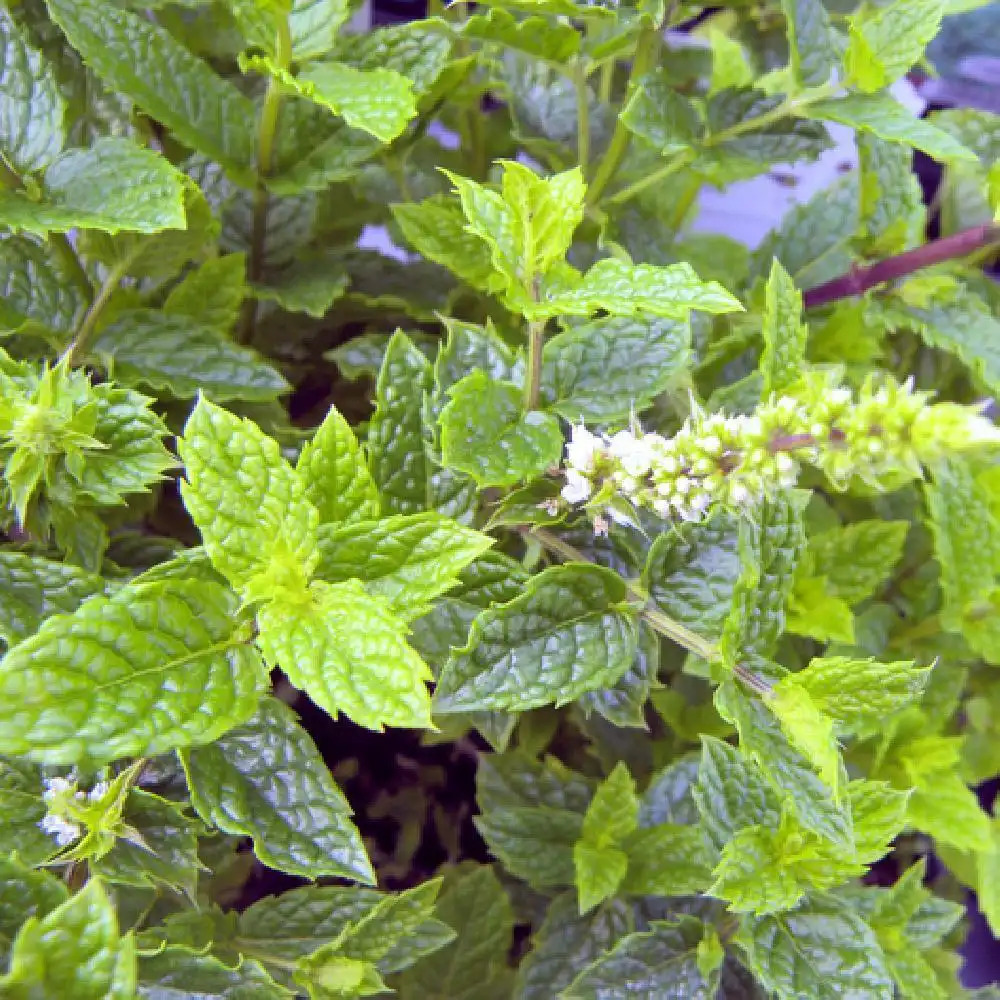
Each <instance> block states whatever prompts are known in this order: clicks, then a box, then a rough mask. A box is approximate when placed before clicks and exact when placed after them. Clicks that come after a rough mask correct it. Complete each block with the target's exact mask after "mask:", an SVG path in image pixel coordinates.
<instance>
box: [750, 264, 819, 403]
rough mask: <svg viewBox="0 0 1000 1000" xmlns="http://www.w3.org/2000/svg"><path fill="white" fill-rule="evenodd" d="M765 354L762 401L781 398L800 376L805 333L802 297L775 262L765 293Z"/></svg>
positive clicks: (761, 368) (803, 355)
mask: <svg viewBox="0 0 1000 1000" xmlns="http://www.w3.org/2000/svg"><path fill="white" fill-rule="evenodd" d="M763 322H764V329H763V335H764V351H763V353H762V355H761V358H760V372H761V374H762V375H763V376H764V391H763V398H765V399H766V398H768V397H769V396H770V394H771V393H772V392H773V393H777V394H778V395H780V394H781V393H782V392H784V390H785V389H787V388H788V387H789V386H791V385H794V384H795V383H796V382H798V380H799V379H800V378H801V377H802V367H803V365H804V363H805V355H806V336H807V333H808V330H807V329H806V325H805V323H803V322H802V296H801V294H800V293H799V291H798V289H797V288H796V287H795V282H793V281H792V278H791V276H790V275H789V273H788V272H787V271H786V270H785V269H784V268H783V267H782V266H781V262H780V261H779V260H777V259H775V260H774V261H772V263H771V275H770V277H769V278H768V279H767V287H766V289H765V291H764V321H763Z"/></svg>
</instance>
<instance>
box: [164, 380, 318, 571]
mask: <svg viewBox="0 0 1000 1000" xmlns="http://www.w3.org/2000/svg"><path fill="white" fill-rule="evenodd" d="M177 450H178V453H179V455H180V457H181V461H183V463H184V471H185V475H186V481H185V482H183V483H182V484H181V494H182V496H183V498H184V505H185V507H187V509H188V513H190V515H191V517H192V519H193V520H194V523H195V524H196V525H197V526H198V528H199V530H200V531H201V533H202V539H203V541H204V544H205V550H206V551H207V552H208V554H209V557H210V558H211V560H212V565H213V566H214V567H215V568H216V569H217V570H218V571H219V572H220V573H222V574H223V575H224V576H225V577H226V578H227V579H228V580H229V581H230V583H232V584H233V585H234V586H235V587H239V588H242V589H246V588H248V587H250V586H251V584H253V583H254V580H255V578H258V579H260V578H264V579H274V580H275V581H276V582H277V581H281V579H282V578H283V577H285V578H288V579H289V580H290V581H296V580H297V581H299V582H301V581H303V580H304V579H306V578H307V577H308V575H309V573H310V572H311V570H312V568H313V566H314V565H315V563H316V558H317V557H316V551H315V549H316V528H317V526H318V524H319V515H318V513H317V512H316V508H315V507H313V505H312V504H311V503H310V502H309V501H308V499H307V498H306V495H305V487H304V486H303V484H302V483H301V482H300V480H299V479H298V478H297V477H296V474H295V473H294V472H293V470H292V469H291V467H290V466H289V465H288V463H287V462H286V461H285V460H284V458H283V457H282V455H281V450H280V448H279V447H278V444H277V442H275V441H273V440H272V439H271V438H269V437H268V436H267V435H266V434H264V432H263V431H262V430H261V429H260V428H259V427H258V426H257V425H256V424H254V423H253V422H252V421H250V420H246V419H242V418H240V417H236V416H234V415H233V414H231V413H229V412H227V411H226V410H223V409H221V408H220V407H218V406H216V405H214V404H213V403H210V402H209V401H208V400H207V399H205V398H204V397H202V398H200V399H199V400H198V405H197V406H196V407H195V408H194V410H193V411H192V413H191V416H190V417H189V418H188V421H187V424H186V425H185V427H184V435H183V437H182V438H181V439H180V440H179V441H178V445H177Z"/></svg>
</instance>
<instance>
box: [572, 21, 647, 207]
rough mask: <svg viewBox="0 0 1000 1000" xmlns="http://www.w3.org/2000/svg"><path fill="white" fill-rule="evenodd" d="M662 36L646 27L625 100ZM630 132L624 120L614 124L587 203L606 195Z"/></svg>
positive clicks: (623, 155) (593, 202)
mask: <svg viewBox="0 0 1000 1000" xmlns="http://www.w3.org/2000/svg"><path fill="white" fill-rule="evenodd" d="M659 44H660V33H659V32H658V31H657V30H656V29H655V28H643V29H642V32H641V33H640V35H639V39H638V41H637V42H636V44H635V54H634V56H633V57H632V71H631V73H629V78H628V85H627V87H626V88H625V94H626V100H627V99H628V98H629V97H631V95H632V92H633V91H634V90H635V88H636V87H637V86H638V84H639V81H640V80H641V79H642V78H643V77H644V76H645V75H646V74H647V73H648V72H649V70H650V69H651V68H652V66H653V61H654V59H655V58H656V53H657V51H658V49H659ZM630 136H631V133H630V132H629V130H628V129H627V128H626V127H625V126H624V125H623V124H622V120H621V117H620V116H619V118H618V121H617V122H616V123H615V130H614V132H613V133H612V135H611V142H610V143H609V144H608V148H607V150H606V151H605V153H604V156H603V157H602V158H601V161H600V163H598V165H597V170H596V171H595V173H594V179H593V180H592V181H591V182H590V186H589V187H588V188H587V204H588V205H594V204H596V203H597V201H598V199H599V198H600V197H601V195H602V194H603V193H604V189H605V188H606V187H607V186H608V182H609V181H610V180H611V178H612V177H614V175H615V172H616V171H617V170H618V168H619V167H620V166H621V162H622V160H623V159H624V157H625V153H626V151H627V150H628V144H629V138H630Z"/></svg>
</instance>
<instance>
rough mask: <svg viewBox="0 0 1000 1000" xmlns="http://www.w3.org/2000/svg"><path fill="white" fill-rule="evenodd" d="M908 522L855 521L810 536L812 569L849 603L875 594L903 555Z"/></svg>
mask: <svg viewBox="0 0 1000 1000" xmlns="http://www.w3.org/2000/svg"><path fill="white" fill-rule="evenodd" d="M908 528H909V525H908V524H907V522H906V521H854V522H852V523H851V524H845V525H844V526H843V527H842V528H833V529H831V530H830V531H824V532H821V533H820V534H818V535H814V536H813V537H812V538H810V539H809V555H810V557H811V559H812V568H813V570H814V572H815V573H816V574H817V575H818V576H822V577H824V578H825V581H826V584H827V586H828V588H829V590H830V591H831V592H832V594H833V595H834V596H836V597H839V598H840V599H841V600H844V601H846V602H847V603H848V604H852V605H853V604H858V603H859V602H861V601H863V600H865V599H866V598H869V597H873V596H874V595H875V593H876V592H877V590H878V589H879V587H880V586H881V585H882V584H883V583H884V582H885V580H886V578H887V577H888V576H889V575H890V574H891V572H892V570H893V568H894V567H895V565H896V563H897V562H899V558H900V556H901V555H902V554H903V544H904V542H905V541H906V534H907V530H908Z"/></svg>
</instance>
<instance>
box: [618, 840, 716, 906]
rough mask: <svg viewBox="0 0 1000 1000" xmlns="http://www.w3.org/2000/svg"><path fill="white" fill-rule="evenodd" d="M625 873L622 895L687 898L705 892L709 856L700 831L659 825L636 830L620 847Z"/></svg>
mask: <svg viewBox="0 0 1000 1000" xmlns="http://www.w3.org/2000/svg"><path fill="white" fill-rule="evenodd" d="M622 849H623V850H624V851H625V853H626V854H627V855H628V874H627V875H626V876H625V879H624V881H623V883H622V887H621V888H622V892H624V893H627V894H629V895H635V896H688V895H699V894H701V893H705V892H707V891H708V887H709V885H711V882H712V857H711V852H710V851H709V847H708V841H707V839H706V837H705V832H704V829H703V828H702V827H701V826H700V825H699V826H678V825H677V824H674V823H662V824H658V825H656V826H647V827H643V828H641V829H639V830H636V831H635V832H634V833H632V834H631V835H630V836H629V837H627V838H626V840H625V843H624V845H623V848H622Z"/></svg>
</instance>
